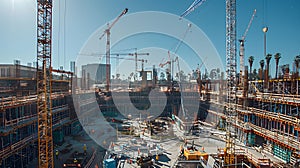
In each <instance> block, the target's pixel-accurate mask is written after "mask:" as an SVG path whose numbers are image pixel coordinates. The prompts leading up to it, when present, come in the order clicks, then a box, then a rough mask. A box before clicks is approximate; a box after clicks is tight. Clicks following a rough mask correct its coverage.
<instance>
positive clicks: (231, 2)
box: [224, 0, 237, 165]
mask: <svg viewBox="0 0 300 168" xmlns="http://www.w3.org/2000/svg"><path fill="white" fill-rule="evenodd" d="M226 80H227V104H228V106H226V112H227V115H226V123H227V124H226V147H225V150H224V159H225V160H224V161H225V164H227V165H228V164H234V163H235V162H236V159H237V158H236V155H235V139H234V137H233V135H235V133H236V131H235V129H234V130H232V128H233V123H234V122H235V121H236V120H235V119H236V106H235V105H234V104H236V97H237V96H236V91H235V90H236V88H237V87H236V86H237V80H236V0H226ZM232 93H233V94H232Z"/></svg>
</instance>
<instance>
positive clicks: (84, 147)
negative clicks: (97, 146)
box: [83, 144, 86, 155]
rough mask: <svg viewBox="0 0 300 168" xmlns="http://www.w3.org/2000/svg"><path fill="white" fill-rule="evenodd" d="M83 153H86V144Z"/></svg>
mask: <svg viewBox="0 0 300 168" xmlns="http://www.w3.org/2000/svg"><path fill="white" fill-rule="evenodd" d="M83 153H84V155H86V144H84V145H83Z"/></svg>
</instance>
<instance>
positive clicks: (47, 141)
mask: <svg viewBox="0 0 300 168" xmlns="http://www.w3.org/2000/svg"><path fill="white" fill-rule="evenodd" d="M51 42H52V0H37V74H36V75H37V76H36V78H37V116H38V155H39V158H38V167H39V168H53V167H54V163H53V137H52V102H51V92H52V86H51V80H52V75H51V69H52V67H51V56H52V51H51V48H52V43H51Z"/></svg>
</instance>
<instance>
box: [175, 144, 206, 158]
mask: <svg viewBox="0 0 300 168" xmlns="http://www.w3.org/2000/svg"><path fill="white" fill-rule="evenodd" d="M180 148H181V149H180V150H181V151H180V152H181V157H182V158H183V159H184V160H200V159H202V160H206V161H207V160H208V154H207V153H206V152H205V151H204V148H202V150H201V151H199V150H198V149H197V148H196V147H195V145H194V141H192V145H191V146H188V145H187V141H186V140H185V145H184V146H180Z"/></svg>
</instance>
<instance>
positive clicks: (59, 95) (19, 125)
mask: <svg viewBox="0 0 300 168" xmlns="http://www.w3.org/2000/svg"><path fill="white" fill-rule="evenodd" d="M0 70H1V75H0V83H1V92H0V95H1V96H0V97H1V100H0V101H1V103H0V130H1V131H0V161H1V163H0V167H3V168H6V167H26V165H28V164H29V163H30V162H32V161H33V160H36V158H38V150H37V148H38V144H37V141H38V137H37V126H38V125H37V121H38V119H37V94H36V87H37V82H36V81H37V80H36V68H35V67H30V66H24V65H21V64H20V62H19V61H15V64H7V65H0ZM71 77H72V76H71V73H69V72H68V73H54V74H53V80H52V92H53V93H52V99H51V100H52V105H53V108H52V112H53V125H52V126H53V143H54V145H61V144H62V143H64V136H66V135H75V134H77V133H78V132H79V131H80V130H81V125H80V124H79V121H78V119H77V116H76V113H75V111H74V105H73V103H72V102H73V101H72V97H71V81H72V80H71Z"/></svg>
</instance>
